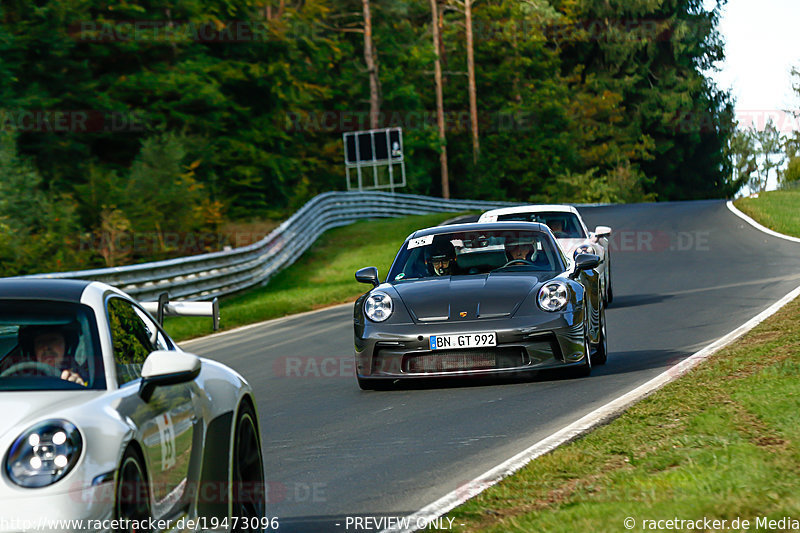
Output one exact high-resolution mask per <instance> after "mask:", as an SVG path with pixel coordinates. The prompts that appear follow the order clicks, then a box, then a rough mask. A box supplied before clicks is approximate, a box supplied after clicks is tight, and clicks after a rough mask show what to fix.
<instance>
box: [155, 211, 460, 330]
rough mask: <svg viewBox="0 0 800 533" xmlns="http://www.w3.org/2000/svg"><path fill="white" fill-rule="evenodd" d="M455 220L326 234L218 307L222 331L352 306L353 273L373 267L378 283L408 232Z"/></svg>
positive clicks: (379, 224) (206, 323)
mask: <svg viewBox="0 0 800 533" xmlns="http://www.w3.org/2000/svg"><path fill="white" fill-rule="evenodd" d="M454 216H456V215H455V214H453V213H437V214H433V215H420V216H413V217H406V218H387V219H378V220H369V221H363V222H358V223H355V224H352V225H350V226H345V227H342V228H336V229H333V230H330V231H327V232H326V233H325V234H324V235H323V236H322V237H320V239H318V240H317V242H316V243H315V244H314V245H313V246H312V247H311V248H310V249H309V250H307V251H306V253H305V254H303V256H302V257H300V258H299V259H298V260H297V261H296V262H295V263H294V264H292V265H291V266H290V267H288V268H287V269H285V270H283V271H282V272H279V273H278V274H277V275H276V276H274V277H273V278H272V279H270V281H269V283H268V284H267V285H266V286H264V287H260V288H257V289H253V290H251V291H248V292H247V293H244V294H241V295H236V296H233V297H231V298H226V299H224V300H223V301H222V302H221V304H220V314H221V316H222V320H221V326H222V327H223V328H225V329H229V328H233V327H237V326H241V325H244V324H251V323H253V322H259V321H262V320H268V319H271V318H277V317H281V316H285V315H289V314H294V313H300V312H303V311H310V310H312V309H317V308H320V307H327V306H330V305H333V304H337V303H344V302H352V301H354V300H355V299H356V298H357V297H358V296H359V295H360V294H363V293H364V292H366V291H367V290H368V289H369V286H367V285H364V284H361V283H358V282H356V280H355V276H354V274H355V271H356V270H358V269H359V268H362V267H365V266H376V267H378V272H379V274H380V276H381V277H382V278H383V277H385V276H386V272H387V271H388V269H389V266H391V263H392V261H393V260H394V256H395V254H396V253H397V250H398V249H399V247H400V245H401V244H402V243H403V240H404V239H405V238H406V237H408V235H409V234H411V233H412V232H413V231H415V230H418V229H420V228H425V227H428V226H435V225H437V224H439V223H440V222H443V221H445V220H447V219H450V218H453V217H454ZM166 328H167V331H168V332H169V334H170V335H171V336H172V337H173V338H175V339H177V340H181V339H186V338H190V337H195V336H198V335H204V334H208V333H210V332H211V322H210V320H209V319H201V318H170V319H167V321H166Z"/></svg>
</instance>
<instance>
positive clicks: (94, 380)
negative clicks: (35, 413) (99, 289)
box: [0, 300, 106, 391]
mask: <svg viewBox="0 0 800 533" xmlns="http://www.w3.org/2000/svg"><path fill="white" fill-rule="evenodd" d="M99 346H100V343H99V341H98V336H97V328H96V326H95V321H94V313H93V312H92V310H91V309H90V308H89V307H87V306H85V305H82V304H77V303H69V302H42V301H20V300H0V391H12V390H13V391H19V390H68V389H75V390H86V389H87V388H88V389H104V388H105V385H106V383H105V374H104V372H103V361H102V355H101V351H100V348H99Z"/></svg>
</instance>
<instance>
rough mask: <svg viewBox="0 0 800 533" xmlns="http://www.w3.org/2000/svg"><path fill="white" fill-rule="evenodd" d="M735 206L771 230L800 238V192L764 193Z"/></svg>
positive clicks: (741, 201)
mask: <svg viewBox="0 0 800 533" xmlns="http://www.w3.org/2000/svg"><path fill="white" fill-rule="evenodd" d="M734 205H735V206H736V207H738V208H739V209H740V210H741V211H742V212H743V213H745V214H747V215H748V216H750V217H752V218H753V219H755V220H756V221H757V222H758V223H759V224H762V225H764V226H766V227H768V228H769V229H771V230H775V231H777V232H779V233H783V234H785V235H792V236H794V237H800V190H790V191H770V192H763V193H761V194H759V195H758V198H740V199H738V200H736V201H735V202H734Z"/></svg>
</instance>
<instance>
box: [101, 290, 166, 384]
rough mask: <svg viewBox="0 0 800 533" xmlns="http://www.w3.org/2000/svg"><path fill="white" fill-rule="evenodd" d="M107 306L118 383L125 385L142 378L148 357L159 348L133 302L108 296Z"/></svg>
mask: <svg viewBox="0 0 800 533" xmlns="http://www.w3.org/2000/svg"><path fill="white" fill-rule="evenodd" d="M107 309H108V325H109V327H110V328H111V340H112V342H113V347H114V364H115V366H116V368H117V383H118V384H119V385H123V384H125V383H128V382H130V381H133V380H135V379H138V378H140V377H142V365H143V364H144V360H145V359H146V358H147V356H148V355H150V352H152V351H153V350H155V349H156V348H155V347H154V345H153V342H152V341H151V338H152V337H151V334H150V331H152V329H151V330H150V331H148V328H147V325H146V324H145V322H144V321H143V320H142V318H141V317H140V316H139V313H138V312H137V311H138V310H137V309H136V307H134V306H133V304H131V303H130V302H128V301H127V300H124V299H122V298H114V297H112V298H109V299H108V302H107ZM151 327H154V326H151Z"/></svg>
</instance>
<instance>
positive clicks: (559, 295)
mask: <svg viewBox="0 0 800 533" xmlns="http://www.w3.org/2000/svg"><path fill="white" fill-rule="evenodd" d="M537 300H538V302H539V307H541V308H542V310H544V311H549V312H551V313H553V312H556V311H561V310H562V309H564V307H566V306H567V303H568V302H569V290H568V289H567V286H566V284H564V283H563V282H561V281H551V282H550V283H545V284H544V285H543V286H542V288H541V289H539V296H538V297H537Z"/></svg>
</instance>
